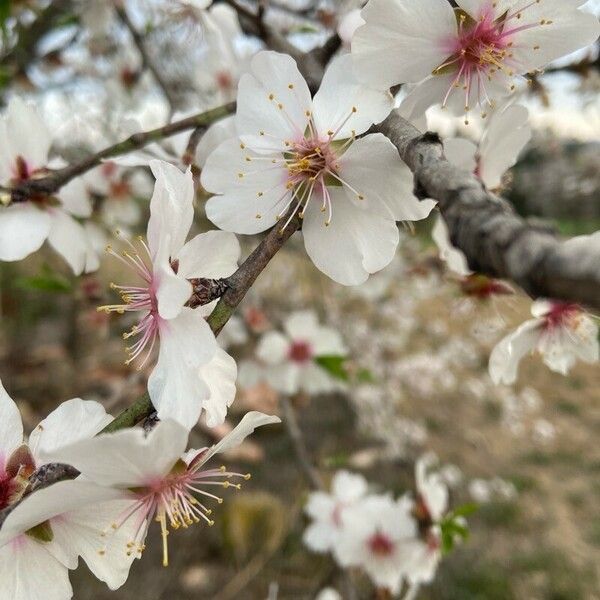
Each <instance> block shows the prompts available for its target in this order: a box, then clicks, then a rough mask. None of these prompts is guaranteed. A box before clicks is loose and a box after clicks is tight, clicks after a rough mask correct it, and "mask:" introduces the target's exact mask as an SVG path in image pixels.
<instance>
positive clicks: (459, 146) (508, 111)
mask: <svg viewBox="0 0 600 600" xmlns="http://www.w3.org/2000/svg"><path fill="white" fill-rule="evenodd" d="M530 139H531V127H530V125H529V111H528V110H527V109H526V108H525V107H524V106H520V105H518V104H511V105H509V106H507V107H505V108H503V109H502V110H497V111H495V112H494V113H493V114H492V116H491V117H490V119H489V121H488V124H487V127H486V129H485V131H484V133H483V136H482V138H481V141H480V142H479V144H478V145H475V144H473V142H471V141H470V140H467V139H464V138H451V139H449V140H444V154H445V155H446V158H447V159H448V160H449V161H450V162H451V163H453V164H455V165H456V166H458V167H461V168H463V169H465V170H467V171H470V172H472V173H473V174H474V175H476V176H477V177H478V178H479V179H481V181H483V183H484V184H485V186H486V187H487V188H488V189H490V190H495V189H497V188H499V187H500V186H501V184H502V177H503V176H504V173H506V171H508V169H510V168H511V167H512V166H513V165H514V164H515V163H516V162H517V158H518V157H519V154H520V153H521V151H522V150H523V148H524V147H525V146H526V144H527V143H528V142H529V140H530Z"/></svg>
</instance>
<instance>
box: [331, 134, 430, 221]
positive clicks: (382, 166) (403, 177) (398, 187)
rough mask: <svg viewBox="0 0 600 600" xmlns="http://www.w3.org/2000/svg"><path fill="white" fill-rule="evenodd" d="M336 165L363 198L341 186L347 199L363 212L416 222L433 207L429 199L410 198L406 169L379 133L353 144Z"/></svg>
mask: <svg viewBox="0 0 600 600" xmlns="http://www.w3.org/2000/svg"><path fill="white" fill-rule="evenodd" d="M339 163H340V177H341V178H342V179H344V181H347V182H348V183H349V184H350V185H351V186H352V188H354V190H356V191H357V192H358V193H359V194H361V195H362V196H363V199H362V200H361V199H359V198H358V196H357V195H356V194H355V193H354V192H353V191H352V190H350V188H348V187H346V186H344V190H345V192H346V193H347V194H348V198H349V200H350V201H351V202H354V203H355V204H357V206H360V207H361V208H364V209H365V211H375V212H377V213H378V214H379V215H381V216H384V217H385V216H391V217H392V218H393V219H394V220H396V221H419V220H421V219H425V218H426V217H427V216H428V215H429V213H430V212H431V211H432V209H433V207H434V206H435V204H436V203H435V202H434V201H433V200H421V201H419V200H417V198H416V197H415V196H414V195H413V176H412V173H411V172H410V169H409V168H408V167H407V166H406V165H405V164H404V163H403V162H402V160H401V159H400V156H399V155H398V150H397V149H396V147H395V146H394V145H393V144H392V142H390V140H388V139H387V138H386V137H385V136H384V135H383V134H381V133H375V134H372V135H367V136H365V137H364V138H361V139H360V140H357V141H356V142H354V143H353V144H352V145H351V146H350V148H348V150H347V151H346V152H345V153H344V155H343V156H342V157H341V159H340V161H339ZM334 211H335V209H334ZM334 218H335V213H334Z"/></svg>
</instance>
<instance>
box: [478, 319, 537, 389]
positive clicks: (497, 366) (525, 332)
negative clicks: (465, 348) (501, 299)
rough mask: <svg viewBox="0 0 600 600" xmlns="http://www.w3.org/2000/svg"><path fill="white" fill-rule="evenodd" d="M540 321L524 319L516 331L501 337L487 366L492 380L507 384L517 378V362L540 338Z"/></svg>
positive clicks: (532, 348)
mask: <svg viewBox="0 0 600 600" xmlns="http://www.w3.org/2000/svg"><path fill="white" fill-rule="evenodd" d="M540 331H541V330H540V322H539V321H538V320H537V319H532V320H530V321H525V323H523V324H522V325H521V326H520V327H519V328H518V329H517V330H516V331H513V332H512V333H510V334H509V335H507V336H506V337H505V338H504V339H502V340H501V341H500V342H499V343H498V344H497V345H496V346H495V348H494V349H493V350H492V353H491V354H490V362H489V366H488V370H489V374H490V377H491V378H492V381H493V382H494V383H495V384H496V385H498V384H499V383H504V384H506V385H509V384H511V383H514V382H515V381H516V379H517V372H518V369H519V362H520V361H521V359H522V358H523V356H525V355H526V354H527V353H528V352H531V351H532V350H534V349H535V347H536V346H537V343H538V340H539V339H540Z"/></svg>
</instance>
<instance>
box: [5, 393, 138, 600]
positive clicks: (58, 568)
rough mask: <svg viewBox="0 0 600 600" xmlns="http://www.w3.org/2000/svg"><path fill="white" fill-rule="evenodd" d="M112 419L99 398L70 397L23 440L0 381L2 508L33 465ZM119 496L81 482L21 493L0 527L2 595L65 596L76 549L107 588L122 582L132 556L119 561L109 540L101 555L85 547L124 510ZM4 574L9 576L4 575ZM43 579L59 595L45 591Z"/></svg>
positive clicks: (32, 599) (17, 416)
mask: <svg viewBox="0 0 600 600" xmlns="http://www.w3.org/2000/svg"><path fill="white" fill-rule="evenodd" d="M111 421H112V417H111V416H110V415H107V414H106V411H105V410H104V408H103V406H102V405H101V404H99V403H97V402H91V401H84V400H81V399H79V398H75V399H72V400H67V401H66V402H63V403H62V404H61V405H60V406H59V407H58V408H57V409H56V410H54V411H53V412H52V413H50V414H49V415H48V416H47V417H46V418H45V419H44V420H43V421H42V422H41V423H40V424H39V425H38V426H37V427H36V428H35V429H34V430H33V431H32V433H31V435H30V436H29V440H28V443H27V445H25V444H24V439H23V424H22V422H21V416H20V414H19V410H18V408H17V406H16V404H15V403H14V402H13V400H12V399H11V398H10V396H9V395H8V394H7V393H6V390H5V389H4V387H3V386H2V384H1V383H0V510H2V509H4V508H7V507H8V506H10V505H11V504H12V503H14V502H15V501H16V500H18V499H19V498H20V497H21V495H22V493H23V491H24V489H25V487H26V485H27V481H28V479H29V477H30V476H31V475H32V474H33V472H34V471H35V470H36V469H39V468H40V467H43V466H44V465H45V464H48V463H50V462H55V461H57V452H58V451H60V450H61V448H62V447H63V446H66V445H68V444H71V443H76V442H78V441H80V440H84V439H88V438H90V437H92V436H94V435H96V434H97V433H98V432H100V431H101V430H102V429H103V428H104V427H105V426H106V425H108V424H109V423H110V422H111ZM57 486H58V487H57ZM117 498H118V494H114V493H113V492H112V491H110V490H102V489H99V488H98V486H96V485H93V484H89V483H87V484H86V483H81V482H80V481H69V482H61V483H59V484H57V485H56V486H51V487H49V488H46V489H43V490H40V491H39V492H34V493H33V494H31V495H29V496H28V497H26V499H25V500H24V501H23V502H21V503H20V504H19V505H18V506H17V507H16V508H15V509H14V510H13V511H12V512H11V513H10V514H9V516H8V517H7V519H6V521H5V522H4V524H3V526H2V529H0V574H3V575H0V577H1V580H2V581H3V585H11V586H15V587H14V589H13V593H11V594H8V596H7V597H10V598H14V599H17V600H21V599H22V600H37V599H38V598H41V597H44V598H46V597H50V598H54V597H56V598H57V599H59V598H61V599H62V598H70V597H71V593H70V584H69V582H68V577H67V568H68V569H75V568H76V567H77V561H78V557H79V556H81V557H82V558H83V559H84V560H85V561H86V563H87V565H88V567H89V568H90V570H91V571H92V572H93V573H94V574H95V575H96V577H98V578H99V579H101V580H102V581H104V582H106V583H107V584H108V585H109V587H111V588H112V589H116V588H117V587H120V586H121V585H122V584H123V583H124V582H125V580H126V579H127V574H128V572H129V566H130V563H129V562H127V561H123V560H116V557H115V555H114V554H113V552H112V547H110V548H108V549H107V552H106V553H105V555H104V557H103V558H100V557H99V556H98V554H97V548H90V546H89V535H90V533H95V534H97V535H99V534H100V532H101V531H102V530H103V529H104V528H105V527H106V526H107V525H108V524H110V522H111V520H112V519H114V517H115V515H117V514H119V512H120V511H121V510H122V509H123V507H124V505H123V501H122V500H118V499H117ZM90 504H94V508H93V510H90V508H89V505H90ZM40 525H42V526H43V527H38V526H40ZM32 528H34V530H33V531H31V529H32ZM124 533H127V532H126V531H124ZM117 539H120V538H117ZM32 569H34V570H32ZM8 573H10V577H8V576H4V575H6V574H8ZM46 586H51V588H48V590H47V593H48V594H50V593H53V594H56V596H50V595H48V596H46V594H45V593H44V590H45V587H46ZM5 589H6V588H4V587H3V590H5ZM9 589H10V588H9ZM17 590H18V591H17Z"/></svg>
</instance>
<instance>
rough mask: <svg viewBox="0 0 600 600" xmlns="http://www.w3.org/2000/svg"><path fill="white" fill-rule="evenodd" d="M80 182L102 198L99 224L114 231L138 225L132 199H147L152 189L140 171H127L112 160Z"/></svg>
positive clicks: (137, 209) (138, 211) (136, 206)
mask: <svg viewBox="0 0 600 600" xmlns="http://www.w3.org/2000/svg"><path fill="white" fill-rule="evenodd" d="M146 164H147V163H146ZM83 180H84V182H85V185H86V187H87V189H88V190H89V191H90V192H91V193H92V194H95V195H98V196H101V197H102V202H101V211H100V221H101V222H102V223H103V224H104V225H106V226H107V227H109V228H111V229H114V228H115V227H116V228H119V227H126V228H129V227H133V226H135V225H137V224H138V223H139V221H140V219H141V216H142V208H141V206H140V205H139V204H138V203H137V202H136V198H148V197H150V195H151V194H152V187H153V186H152V180H151V179H150V177H149V176H148V175H147V174H146V173H145V172H144V171H141V170H139V169H135V170H127V169H124V168H123V167H121V166H120V165H119V164H117V163H116V162H114V161H107V162H105V163H103V164H101V165H100V166H99V167H96V168H95V169H93V170H92V171H89V172H88V173H87V174H86V175H84V177H83Z"/></svg>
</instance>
